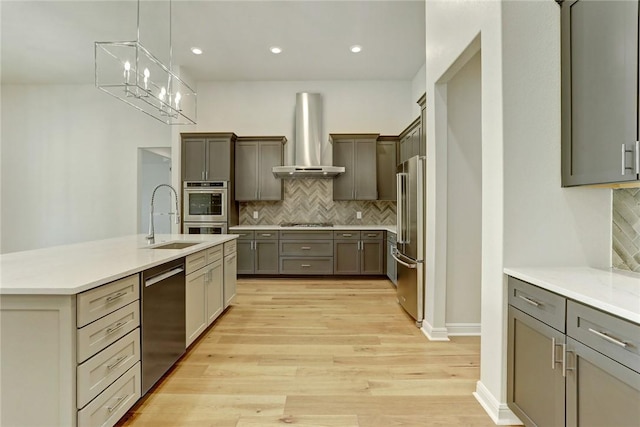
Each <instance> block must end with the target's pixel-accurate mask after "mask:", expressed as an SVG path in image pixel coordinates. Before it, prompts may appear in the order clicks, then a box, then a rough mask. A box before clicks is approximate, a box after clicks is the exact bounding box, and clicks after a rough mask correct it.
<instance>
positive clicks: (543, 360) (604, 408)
mask: <svg viewBox="0 0 640 427" xmlns="http://www.w3.org/2000/svg"><path fill="white" fill-rule="evenodd" d="M508 287H509V291H508V292H509V295H508V300H509V307H508V319H509V320H508V322H509V324H508V344H507V351H508V355H507V356H508V357H507V381H508V383H507V403H508V405H509V408H510V409H511V410H512V411H513V412H514V413H515V414H516V415H517V416H518V417H519V418H520V420H522V422H523V423H524V424H525V425H526V426H546V425H553V426H562V425H567V426H571V427H574V426H580V427H585V426H593V427H596V426H605V425H607V426H609V425H610V426H637V425H639V424H640V405H638V402H640V325H638V324H635V323H633V322H630V321H628V320H625V319H621V318H618V317H616V316H613V315H611V314H608V313H605V312H602V311H600V310H597V309H595V308H592V307H589V306H587V305H585V304H582V303H579V302H576V301H572V300H570V299H566V298H565V297H563V296H561V295H557V294H554V293H552V292H549V291H547V290H544V289H541V288H538V287H536V286H534V285H531V284H529V283H526V282H523V281H521V280H518V279H515V278H513V277H509V279H508Z"/></svg>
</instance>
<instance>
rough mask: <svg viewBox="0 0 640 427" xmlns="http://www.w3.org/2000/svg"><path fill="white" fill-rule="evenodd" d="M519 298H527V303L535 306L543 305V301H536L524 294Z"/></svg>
mask: <svg viewBox="0 0 640 427" xmlns="http://www.w3.org/2000/svg"><path fill="white" fill-rule="evenodd" d="M518 298H520V299H523V300H525V301H526V302H527V303H529V304H531V305H532V306H534V307H540V306H541V305H542V303H541V302H538V301H534V300H532V299H531V298H527V297H525V296H522V295H518Z"/></svg>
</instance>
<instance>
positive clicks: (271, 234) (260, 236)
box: [255, 230, 278, 240]
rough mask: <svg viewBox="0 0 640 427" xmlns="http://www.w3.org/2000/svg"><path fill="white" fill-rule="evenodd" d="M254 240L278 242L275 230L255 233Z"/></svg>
mask: <svg viewBox="0 0 640 427" xmlns="http://www.w3.org/2000/svg"><path fill="white" fill-rule="evenodd" d="M255 239H256V240H278V232H277V231H275V230H264V231H258V230H256V231H255Z"/></svg>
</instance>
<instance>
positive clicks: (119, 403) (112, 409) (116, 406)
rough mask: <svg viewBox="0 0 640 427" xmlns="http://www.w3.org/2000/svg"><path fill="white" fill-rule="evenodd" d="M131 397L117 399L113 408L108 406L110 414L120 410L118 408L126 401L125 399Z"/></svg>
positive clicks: (125, 396)
mask: <svg viewBox="0 0 640 427" xmlns="http://www.w3.org/2000/svg"><path fill="white" fill-rule="evenodd" d="M127 397H129V395H128V394H127V395H124V396H122V397H118V398H117V399H116V404H115V405H113V406H107V411H109V413H112V412H113V411H115V410H116V409H118V406H120V405H122V402H124V401H125V399H126V398H127Z"/></svg>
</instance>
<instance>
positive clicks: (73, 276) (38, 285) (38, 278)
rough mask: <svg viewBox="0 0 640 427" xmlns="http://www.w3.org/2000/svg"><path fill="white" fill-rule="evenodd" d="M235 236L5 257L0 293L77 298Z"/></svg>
mask: <svg viewBox="0 0 640 427" xmlns="http://www.w3.org/2000/svg"><path fill="white" fill-rule="evenodd" d="M237 237H238V236H236V235H232V234H223V235H213V234H209V235H190V234H161V235H156V240H155V244H153V245H149V244H147V241H146V239H145V236H144V235H143V234H140V235H132V236H124V237H116V238H113V239H106V240H96V241H91V242H84V243H76V244H72V245H64V246H55V247H50V248H43V249H36V250H31V251H23V252H13V253H8V254H3V255H0V294H1V295H8V294H14V295H17V294H22V295H73V294H77V293H80V292H83V291H86V290H89V289H92V288H95V287H97V286H100V285H103V284H105V283H109V282H111V281H114V280H118V279H120V278H122V277H126V276H129V275H131V274H135V273H138V272H140V271H143V270H146V269H147V268H151V267H155V266H157V265H160V264H163V263H165V262H168V261H171V260H174V259H177V258H180V257H184V256H186V255H189V254H192V253H195V252H198V251H201V250H203V249H207V248H210V247H212V246H216V245H219V244H221V243H224V242H227V241H230V240H233V239H237ZM173 241H186V242H198V244H196V245H193V246H189V247H188V248H185V249H152V248H153V247H155V246H159V245H162V244H164V243H166V242H173Z"/></svg>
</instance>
